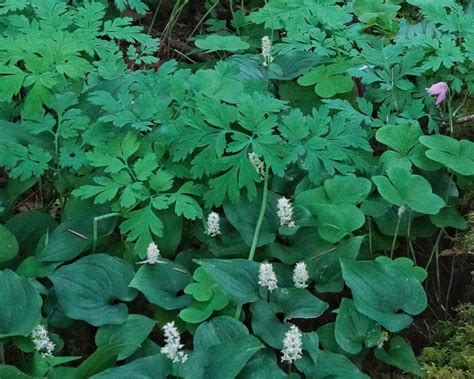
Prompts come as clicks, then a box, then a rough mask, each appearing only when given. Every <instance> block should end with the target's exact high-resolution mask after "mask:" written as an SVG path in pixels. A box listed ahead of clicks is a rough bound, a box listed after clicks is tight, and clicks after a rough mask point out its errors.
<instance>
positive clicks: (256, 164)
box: [248, 152, 265, 179]
mask: <svg viewBox="0 0 474 379" xmlns="http://www.w3.org/2000/svg"><path fill="white" fill-rule="evenodd" d="M248 157H249V161H250V163H251V164H252V166H253V168H254V169H255V171H257V174H258V176H259V177H260V179H265V163H263V162H262V160H261V159H260V158H259V157H258V155H257V154H255V153H254V152H252V153H249V155H248Z"/></svg>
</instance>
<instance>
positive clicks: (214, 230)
mask: <svg viewBox="0 0 474 379" xmlns="http://www.w3.org/2000/svg"><path fill="white" fill-rule="evenodd" d="M220 221H221V217H220V216H219V214H218V213H216V212H211V213H209V215H208V216H207V230H206V234H207V235H210V236H211V237H216V236H217V235H219V234H221V226H220Z"/></svg>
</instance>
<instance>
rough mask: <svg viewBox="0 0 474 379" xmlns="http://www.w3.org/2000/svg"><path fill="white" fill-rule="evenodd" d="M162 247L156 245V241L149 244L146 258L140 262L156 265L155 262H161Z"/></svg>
mask: <svg viewBox="0 0 474 379" xmlns="http://www.w3.org/2000/svg"><path fill="white" fill-rule="evenodd" d="M160 257H161V255H160V249H158V246H156V243H154V242H152V243H150V244H149V245H148V249H147V250H146V260H145V261H141V262H138V263H139V264H143V263H148V264H150V265H154V264H155V263H158V262H159V258H160Z"/></svg>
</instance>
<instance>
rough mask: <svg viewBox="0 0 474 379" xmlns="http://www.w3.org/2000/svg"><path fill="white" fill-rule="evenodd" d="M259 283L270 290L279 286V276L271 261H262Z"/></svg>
mask: <svg viewBox="0 0 474 379" xmlns="http://www.w3.org/2000/svg"><path fill="white" fill-rule="evenodd" d="M258 284H259V285H260V286H262V287H266V288H268V290H269V291H270V292H272V291H273V290H274V289H276V288H278V281H277V277H276V275H275V271H273V266H272V264H271V263H268V262H263V263H260V267H259V270H258Z"/></svg>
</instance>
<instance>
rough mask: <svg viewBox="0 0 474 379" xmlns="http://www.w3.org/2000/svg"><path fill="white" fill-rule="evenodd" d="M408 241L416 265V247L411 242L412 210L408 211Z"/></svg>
mask: <svg viewBox="0 0 474 379" xmlns="http://www.w3.org/2000/svg"><path fill="white" fill-rule="evenodd" d="M407 242H408V247H409V249H410V251H411V256H412V257H413V262H414V263H415V266H416V255H415V249H414V248H413V244H412V242H411V212H410V211H408V227H407Z"/></svg>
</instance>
